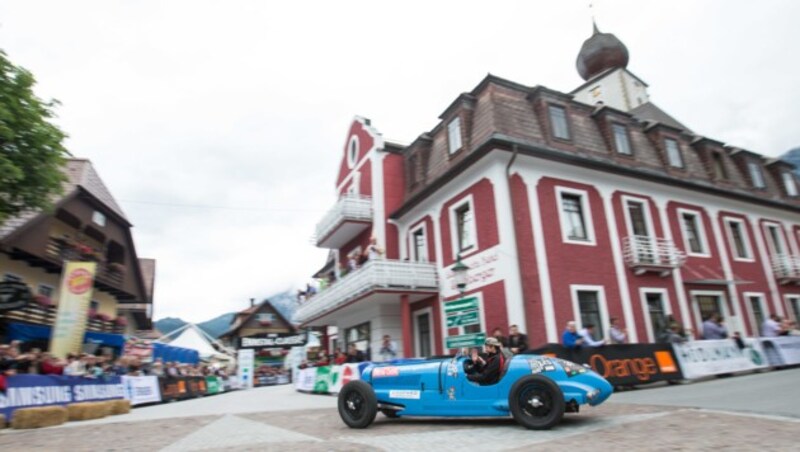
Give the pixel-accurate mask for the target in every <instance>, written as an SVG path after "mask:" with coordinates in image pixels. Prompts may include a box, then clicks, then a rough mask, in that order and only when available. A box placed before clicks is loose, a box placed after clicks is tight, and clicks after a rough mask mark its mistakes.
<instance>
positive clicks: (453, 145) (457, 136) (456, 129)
mask: <svg viewBox="0 0 800 452" xmlns="http://www.w3.org/2000/svg"><path fill="white" fill-rule="evenodd" d="M447 143H448V149H449V150H450V153H451V154H453V153H455V152H456V151H458V150H459V149H461V118H459V117H456V118H455V119H453V120H452V121H450V124H448V125H447Z"/></svg>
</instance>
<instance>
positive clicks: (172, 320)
mask: <svg viewBox="0 0 800 452" xmlns="http://www.w3.org/2000/svg"><path fill="white" fill-rule="evenodd" d="M267 299H268V300H269V301H270V303H272V305H273V306H274V307H275V309H277V310H278V312H280V313H281V315H283V316H284V317H285V318H287V319H288V320H290V321H291V319H292V317H293V316H294V311H295V309H297V294H296V291H294V290H287V291H285V292H281V293H277V294H275V295H272V296H271V297H267ZM235 315H236V313H235V312H229V313H227V314H222V315H220V316H217V317H214V318H213V319H211V320H206V321H205V322H200V323H198V324H197V326H198V327H200V329H202V330H203V331H205V332H206V333H208V335H209V336H211V337H213V338H217V337H219V336H220V335H221V334H222V333H224V332H226V331H228V328H230V325H231V321H233V318H234V316H235ZM186 323H187V322H186V321H185V320H183V319H180V318H177V317H166V318H163V319H161V320H156V321H155V322H154V323H153V326H154V327H155V328H156V329H158V331H161V334H168V333H171V332H173V331H175V330H177V329H179V328H180V327H182V326H184V325H186Z"/></svg>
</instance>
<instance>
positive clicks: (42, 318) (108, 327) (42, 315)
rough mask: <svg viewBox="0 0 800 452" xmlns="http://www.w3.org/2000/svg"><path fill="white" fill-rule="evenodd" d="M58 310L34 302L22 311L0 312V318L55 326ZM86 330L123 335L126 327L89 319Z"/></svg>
mask: <svg viewBox="0 0 800 452" xmlns="http://www.w3.org/2000/svg"><path fill="white" fill-rule="evenodd" d="M57 310H58V308H57V307H55V306H42V305H40V304H38V303H36V302H33V303H29V304H28V305H26V306H25V307H23V308H21V309H14V310H11V311H5V312H0V318H2V319H4V320H6V321H9V322H22V323H32V324H35V325H45V326H53V324H55V321H56V312H57ZM86 330H87V331H94V332H99V333H122V332H123V331H124V330H125V327H124V326H122V325H118V324H117V322H116V321H115V320H114V319H110V320H104V319H99V318H89V319H87V320H86Z"/></svg>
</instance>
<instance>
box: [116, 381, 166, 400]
mask: <svg viewBox="0 0 800 452" xmlns="http://www.w3.org/2000/svg"><path fill="white" fill-rule="evenodd" d="M122 386H123V387H124V388H125V398H126V399H127V400H130V402H131V405H141V404H143V403H157V402H160V401H161V388H160V387H159V385H158V377H153V376H149V377H127V376H123V377H122Z"/></svg>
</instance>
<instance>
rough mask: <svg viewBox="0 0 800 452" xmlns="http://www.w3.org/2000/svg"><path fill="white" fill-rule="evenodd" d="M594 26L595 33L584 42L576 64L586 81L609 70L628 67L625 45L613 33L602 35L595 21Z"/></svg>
mask: <svg viewBox="0 0 800 452" xmlns="http://www.w3.org/2000/svg"><path fill="white" fill-rule="evenodd" d="M592 25H593V27H594V33H592V36H591V37H590V38H589V39H587V40H586V41H584V42H583V45H582V46H581V51H580V53H578V60H577V62H576V66H577V67H578V73H579V74H580V75H581V77H583V79H584V80H589V79H591V78H593V77H595V76H596V75H598V74H600V73H602V72H604V71H606V70H608V69H615V68H625V67H626V66H627V65H628V48H627V47H625V44H623V43H622V41H620V40H619V39H617V37H616V36H614V35H613V34H611V33H601V32H600V30H598V29H597V24H596V23H595V22H594V21H592Z"/></svg>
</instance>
